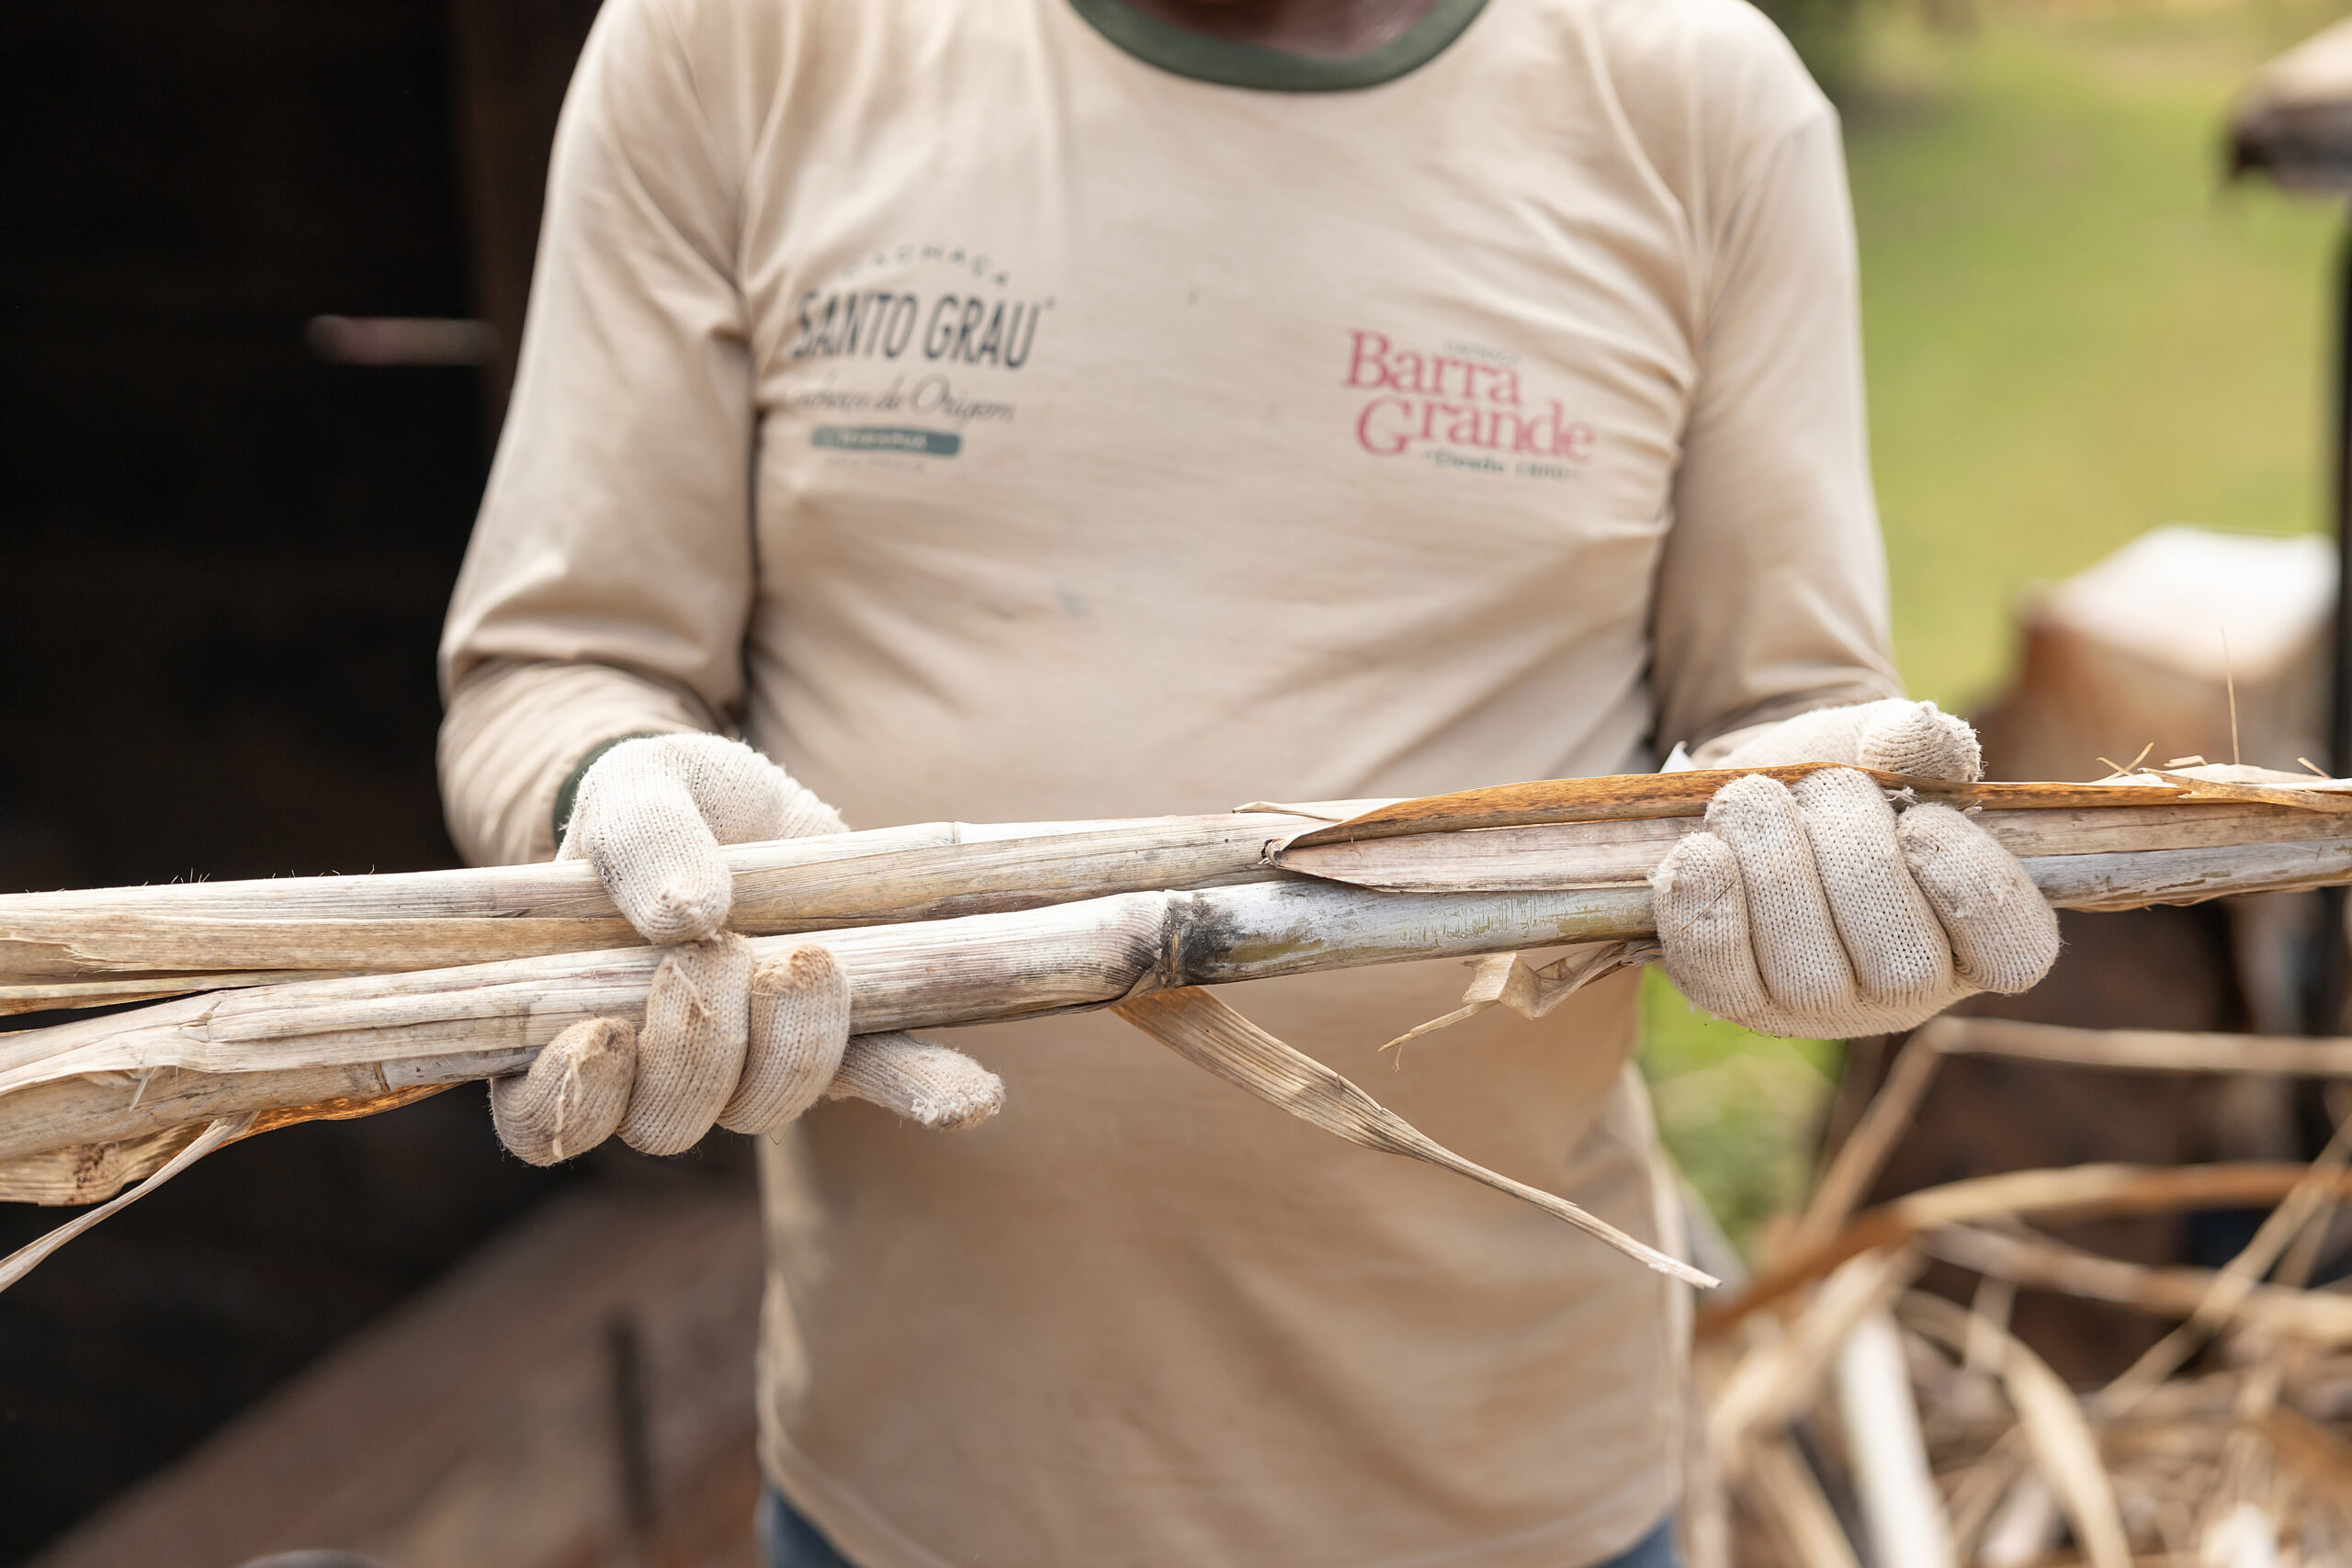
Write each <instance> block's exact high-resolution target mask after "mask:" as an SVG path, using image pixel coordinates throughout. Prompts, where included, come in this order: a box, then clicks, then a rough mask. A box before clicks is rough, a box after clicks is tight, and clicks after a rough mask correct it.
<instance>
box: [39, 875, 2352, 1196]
mask: <svg viewBox="0 0 2352 1568" xmlns="http://www.w3.org/2000/svg"><path fill="white" fill-rule="evenodd" d="M2025 864H2026V866H2027V869H2028V871H2029V872H2030V874H2031V875H2032V876H2033V878H2034V880H2035V882H2036V884H2037V885H2038V886H2040V887H2041V889H2042V891H2043V892H2044V894H2045V895H2047V896H2048V897H2050V898H2051V900H2052V902H2053V903H2055V904H2057V905H2059V906H2060V907H2061V908H2130V907H2132V906H2134V905H2140V904H2149V903H2179V902H2194V901H2196V900H2199V899H2201V898H2207V897H2216V896H2219V895H2221V894H2224V893H2244V892H2256V891H2266V890H2272V889H2278V888H2286V887H2304V886H2322V885H2325V884H2330V883H2337V882H2347V881H2352V840H2315V841H2312V840H2299V841H2290V842H2286V843H2269V844H2253V845H2245V846H2238V847H2233V848H2212V847H2209V848H2201V849H2184V850H2154V851H2144V852H2126V853H2111V854H2077V855H2060V856H2046V857H2028V858H2027V859H2026V861H2025ZM1651 934H1653V916H1652V911H1651V906H1650V895H1649V890H1648V888H1647V887H1646V886H1644V885H1641V884H1638V883H1634V884H1627V885H1622V886H1599V887H1582V888H1570V889H1564V890H1555V891H1544V892H1521V893H1498V894H1404V893H1388V892H1382V891H1377V890H1372V889H1364V888H1358V887H1351V886H1344V885H1340V884H1333V883H1326V882H1319V881H1313V880H1307V879H1304V878H1299V879H1293V880H1287V881H1283V882H1272V883H1255V884H1243V885H1239V886H1227V887H1220V888H1211V889H1206V890H1203V891H1199V892H1151V893H1129V894H1120V895H1115V896H1113V897H1105V898H1095V899H1087V900H1081V901H1079V902H1075V903H1069V904H1059V905H1051V906H1047V907H1046V908H1034V909H1024V910H1012V911H1007V912H1005V913H1001V914H988V915H971V916H963V917H959V918H956V919H944V920H928V921H918V922H910V923H905V924H895V925H876V926H865V927H856V928H852V929H847V930H839V931H823V932H818V933H813V934H810V935H807V936H803V937H797V938H796V937H770V938H762V939H755V940H754V942H753V943H752V945H753V947H754V949H755V950H757V951H759V952H761V953H763V955H764V954H765V953H770V952H774V951H775V950H777V949H779V948H781V947H783V946H784V945H786V943H788V942H792V941H796V940H806V941H815V942H822V943H823V944H824V945H826V946H827V947H830V948H831V949H832V951H833V952H834V953H835V954H836V955H837V956H838V957H840V958H841V959H842V963H843V964H844V966H845V967H846V968H847V970H848V971H849V975H850V980H851V990H852V996H853V999H854V1001H853V1006H854V1019H853V1024H852V1027H853V1028H854V1030H856V1031H857V1032H861V1033H864V1032H878V1031H886V1030H906V1029H926V1028H942V1027H947V1026H952V1025H956V1024H967V1023H985V1022H993V1021H1003V1020H1007V1019H1015V1018H1024V1017H1035V1016H1038V1015H1041V1014H1045V1013H1052V1012H1060V1011H1069V1010H1083V1009H1089V1008H1098V1007H1103V1006H1107V1005H1109V1004H1111V1003H1114V1002H1116V1001H1119V1000H1122V999H1124V998H1127V997H1129V996H1134V995H1140V994H1142V993H1144V992H1147V991H1150V990H1155V989H1159V988H1161V987H1175V986H1188V985H1206V986H1216V985H1227V984H1231V983H1234V982H1237V981H1242V980H1253V979H1264V978H1271V977H1273V976H1283V975H1294V974H1301V973H1306V972H1307V971H1311V970H1319V969H1336V968H1349V967H1355V966H1360V965H1365V964H1388V963H1397V962H1402V961H1406V960H1412V959H1432V958H1448V957H1476V956H1479V955H1482V954H1486V953H1506V952H1513V951H1518V950H1521V949H1533V948H1543V947H1551V946H1557V945H1561V944H1563V943H1568V942H1598V941H1616V940H1638V939H1640V938H1643V937H1645V936H1648V935H1651ZM654 963H655V955H654V953H652V951H651V950H650V949H646V948H616V949H608V950H604V951H598V952H590V953H564V954H556V955H551V956H542V957H533V958H525V959H510V960H505V961H503V962H499V963H494V964H472V965H467V966H463V967H457V968H449V969H440V970H429V971H423V972H408V973H399V974H390V975H375V976H356V977H350V978H343V979H328V980H312V981H301V982H296V983H292V984H284V985H275V986H262V987H251V988H249V989H243V990H235V991H224V992H219V993H213V994H209V995H202V996H195V997H187V998H181V999H179V1000H176V1001H170V1002H164V1003H159V1004H157V1005H155V1006H153V1007H149V1008H145V1009H141V1010H137V1011H134V1012H128V1013H119V1014H112V1015H109V1016H107V1017H103V1018H96V1019H88V1020H83V1021H76V1022H71V1023H63V1024H57V1025H52V1026H51V1027H49V1028H45V1029H37V1030H27V1031H21V1032H17V1033H16V1034H12V1035H6V1036H0V1159H7V1158H14V1157H18V1156H25V1155H31V1154H38V1153H41V1152H44V1151H47V1150H52V1149H58V1148H62V1147H67V1146H72V1145H101V1144H111V1143H117V1142H120V1141H123V1140H127V1139H132V1138H139V1137H143V1136H149V1135H152V1134H155V1133H157V1132H159V1131H161V1130H162V1129H164V1128H166V1127H172V1126H177V1125H183V1124H186V1123H188V1122H198V1121H205V1120H209V1119H211V1118H214V1117H219V1116H223V1115H231V1114H236V1113H240V1112H243V1111H249V1110H262V1109H274V1108H280V1107H286V1106H294V1105H306V1104H310V1103H312V1102H315V1101H320V1100H336V1099H355V1100H356V1099H367V1098H370V1097H373V1096H377V1095H381V1094H385V1093H389V1092H391V1091H393V1090H397V1089H407V1088H413V1087H416V1086H421V1085H428V1084H436V1083H456V1082H463V1081H467V1080H469V1079H474V1078H482V1077H495V1076H498V1075H501V1074H505V1073H511V1072H515V1071H517V1070H519V1069H520V1068H522V1067H524V1066H527V1065H528V1064H529V1062H530V1060H531V1059H532V1057H533V1055H535V1054H536V1053H537V1050H538V1049H539V1047H540V1046H542V1045H544V1044H546V1043H547V1042H548V1040H550V1039H552V1038H553V1037H554V1036H555V1035H556V1034H557V1033H558V1032H560V1031H561V1030H562V1029H563V1028H565V1027H566V1026H568V1025H570V1024H571V1023H573V1022H575V1021H579V1020H582V1019H585V1018H592V1017H625V1018H632V1019H633V1018H635V1017H637V1016H638V1015H639V1014H640V1013H641V1012H642V1010H643V1007H644V1001H645V993H646V987H647V986H648V984H649V982H650V977H651V975H652V970H653V964H654Z"/></svg>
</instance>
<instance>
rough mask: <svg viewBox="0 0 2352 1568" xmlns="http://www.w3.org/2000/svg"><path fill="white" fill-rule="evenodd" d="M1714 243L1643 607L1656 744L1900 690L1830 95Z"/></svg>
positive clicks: (1763, 172)
mask: <svg viewBox="0 0 2352 1568" xmlns="http://www.w3.org/2000/svg"><path fill="white" fill-rule="evenodd" d="M1756 167H1757V173H1756V175H1755V176H1754V178H1753V179H1751V180H1750V182H1749V183H1748V185H1747V189H1746V190H1745V191H1744V192H1743V193H1742V194H1741V195H1740V196H1739V197H1738V198H1737V199H1736V201H1735V203H1734V204H1733V205H1732V207H1731V208H1730V209H1729V210H1728V212H1727V213H1726V215H1725V218H1724V223H1723V229H1722V233H1721V235H1720V237H1719V239H1718V240H1717V242H1716V243H1715V244H1714V246H1713V257H1714V260H1713V272H1712V284H1713V287H1712V288H1711V289H1710V290H1709V291H1708V294H1707V296H1706V302H1705V308H1704V313H1703V316H1702V321H1701V324H1700V355H1699V359H1700V371H1699V381H1698V387H1697V389H1696V394H1695V397H1694V399H1693V401H1692V405H1691V414H1690V419H1689V423H1688V424H1687V426H1686V428H1685V432H1684V437H1683V451H1682V461H1681V466H1680V469H1679V473H1678V475H1677V478H1676V481H1675V495H1674V502H1675V515H1674V521H1673V525H1672V527H1671V528H1670V529H1669V530H1668V535H1667V539H1666V544H1665V548H1664V553H1663V556H1662V558H1661V560H1660V563H1659V568H1658V579H1657V597H1656V600H1655V604H1654V611H1653V614H1654V617H1655V618H1654V621H1653V637H1654V649H1655V656H1654V657H1655V662H1654V664H1653V667H1652V672H1651V679H1652V687H1653V692H1654V694H1655V696H1656V699H1657V736H1656V739H1657V749H1658V750H1659V751H1661V752H1664V751H1665V750H1668V749H1669V748H1670V747H1672V746H1673V745H1675V744H1676V743H1678V742H1679V743H1681V744H1684V745H1686V746H1689V747H1690V748H1691V750H1693V751H1694V752H1695V753H1697V754H1698V755H1699V756H1700V757H1701V758H1702V760H1703V759H1704V758H1705V757H1707V756H1708V755H1709V754H1710V752H1711V751H1712V750H1713V748H1710V747H1709V746H1708V745H1707V743H1708V742H1710V741H1712V740H1714V739H1717V738H1718V737H1722V736H1724V735H1726V734H1727V733H1728V732H1729V731H1732V730H1735V729H1744V728H1751V727H1753V726H1756V725H1758V724H1762V723H1766V722H1769V721H1771V720H1775V719H1781V718H1787V717H1790V716H1793V715H1795V714H1799V713H1804V712H1806V711H1809V710H1811V709H1814V708H1818V707H1828V706H1835V705H1842V704H1846V703H1859V702H1869V701H1872V700H1874V699H1877V698H1880V697H1888V696H1898V695H1900V694H1901V683H1900V682H1899V681H1898V680H1897V679H1896V676H1895V673H1894V660H1893V658H1892V656H1891V654H1890V652H1889V650H1888V645H1887V603H1886V559H1885V547H1884V545H1883V541H1882V540H1881V538H1880V536H1879V525H1878V512H1877V508H1876V506H1875V504H1874V503H1873V502H1872V500H1871V475H1870V452H1869V438H1868V434H1867V432H1866V416H1865V412H1864V408H1863V398H1862V364H1861V326H1860V305H1859V299H1858V293H1857V265H1856V260H1855V254H1854V226H1853V224H1854V220H1853V209H1852V205H1851V201H1850V198H1849V195H1848V192H1847V186H1846V167H1845V159H1844V154H1843V152H1842V149H1841V148H1840V146H1839V142H1838V121H1837V117H1836V115H1835V114H1834V112H1832V111H1831V110H1830V109H1829V108H1828V107H1826V105H1824V106H1823V107H1821V108H1820V109H1819V111H1818V112H1817V113H1815V114H1814V115H1812V116H1810V117H1809V118H1807V119H1806V120H1805V121H1804V123H1802V124H1801V125H1799V126H1797V127H1796V128H1795V129H1793V130H1791V131H1789V132H1787V133H1786V134H1784V135H1783V137H1782V138H1781V141H1779V143H1778V144H1777V145H1776V146H1775V147H1774V148H1773V149H1772V150H1771V151H1770V153H1769V155H1767V156H1766V157H1765V158H1764V159H1763V161H1762V162H1761V163H1760V164H1758V165H1757V166H1756Z"/></svg>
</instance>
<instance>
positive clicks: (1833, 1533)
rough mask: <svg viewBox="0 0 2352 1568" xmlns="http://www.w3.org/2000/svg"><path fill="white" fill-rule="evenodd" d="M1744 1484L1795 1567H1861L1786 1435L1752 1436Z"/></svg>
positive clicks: (1758, 1510)
mask: <svg viewBox="0 0 2352 1568" xmlns="http://www.w3.org/2000/svg"><path fill="white" fill-rule="evenodd" d="M1746 1490H1747V1494H1748V1496H1749V1497H1750V1498H1751V1499H1752V1500H1753V1501H1754V1503H1755V1506H1756V1511H1757V1512H1758V1514H1760V1515H1762V1516H1763V1517H1764V1518H1765V1519H1766V1520H1767V1521H1768V1522H1770V1524H1771V1525H1772V1527H1773V1529H1774V1530H1775V1532H1776V1533H1777V1534H1778V1535H1779V1536H1780V1537H1781V1543H1782V1544H1783V1545H1784V1546H1786V1547H1787V1548H1788V1550H1789V1553H1790V1555H1791V1556H1792V1557H1793V1558H1794V1559H1795V1561H1796V1562H1797V1563H1798V1564H1799V1568H1861V1564H1860V1560H1859V1559H1858V1558H1856V1557H1855V1555H1854V1548H1853V1543H1852V1542H1850V1541H1849V1540H1847V1539H1846V1532H1845V1530H1844V1529H1842V1528H1840V1527H1839V1525H1838V1515H1837V1512H1836V1510H1834V1509H1832V1508H1831V1507H1830V1506H1829V1499H1828V1498H1826V1497H1825V1496H1823V1495H1821V1483H1819V1482H1818V1481H1815V1479H1814V1476H1813V1472H1812V1471H1811V1470H1808V1469H1807V1468H1806V1467H1805V1462H1804V1458H1803V1457H1802V1456H1800V1455H1799V1454H1798V1452H1797V1450H1796V1446H1795V1445H1794V1444H1792V1443H1791V1442H1790V1441H1789V1440H1788V1439H1787V1438H1781V1437H1769V1438H1759V1439H1758V1441H1757V1443H1756V1445H1755V1451H1754V1452H1753V1453H1752V1454H1751V1455H1749V1457H1748V1462H1747V1477H1746Z"/></svg>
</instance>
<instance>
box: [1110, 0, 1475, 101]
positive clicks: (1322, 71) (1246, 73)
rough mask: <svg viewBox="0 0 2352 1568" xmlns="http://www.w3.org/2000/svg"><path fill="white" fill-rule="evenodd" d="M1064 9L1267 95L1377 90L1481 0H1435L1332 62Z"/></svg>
mask: <svg viewBox="0 0 2352 1568" xmlns="http://www.w3.org/2000/svg"><path fill="white" fill-rule="evenodd" d="M1069 4H1070V8H1071V9H1072V10H1074V11H1076V12H1077V13H1078V14H1079V16H1080V17H1083V18H1084V19H1085V21H1086V23H1087V25H1088V26H1090V27H1091V28H1093V29H1094V30H1095V31H1096V32H1098V33H1101V34H1102V35H1103V37H1104V38H1106V39H1110V40H1111V42H1113V43H1114V44H1115V45H1117V46H1118V47H1119V48H1120V49H1123V50H1125V51H1126V52H1127V53H1129V54H1132V55H1134V56H1135V57H1136V59H1137V60H1140V61H1142V62H1145V63H1146V64H1148V65H1157V66H1159V68H1160V69H1161V70H1162V71H1168V72H1172V73H1175V74H1176V75H1179V76H1189V77H1191V78H1192V79H1193V80H1194V81H1196V82H1214V83H1216V85H1218V86H1220V87H1253V88H1256V89H1258V90H1259V91H1261V92H1268V93H1344V92H1350V91H1352V90H1354V89H1356V88H1360V87H1377V86H1379V85H1381V84H1382V83H1384V82H1394V81H1395V80H1397V77H1399V76H1402V75H1404V74H1405V73H1408V72H1410V71H1418V70H1419V69H1420V68H1421V67H1422V66H1424V65H1427V64H1428V63H1429V62H1430V61H1432V60H1435V59H1436V58H1437V57H1438V56H1439V55H1441V54H1442V53H1444V52H1445V50H1446V47H1447V46H1448V45H1449V44H1451V43H1453V40H1454V39H1458V38H1460V37H1461V36H1462V34H1463V31H1464V29H1465V28H1468V27H1469V26H1470V24H1471V23H1472V22H1473V21H1476V19H1477V17H1478V13H1479V12H1480V11H1482V10H1484V9H1486V5H1487V0H1438V3H1437V4H1436V5H1435V6H1431V7H1430V10H1429V12H1428V14H1427V15H1425V16H1423V17H1421V19H1420V20H1419V21H1418V22H1415V23H1414V24H1413V25H1412V26H1411V27H1409V28H1406V29H1405V30H1404V31H1403V32H1402V33H1400V34H1398V35H1397V37H1396V38H1394V39H1390V40H1389V41H1388V42H1387V43H1385V44H1383V45H1381V46H1380V47H1379V48H1378V49H1375V50H1374V51H1371V52H1370V53H1369V54H1351V55H1347V56H1344V57H1342V58H1340V59H1336V60H1324V59H1318V58H1317V57H1315V56H1312V55H1306V54H1292V53H1289V52H1288V51H1283V50H1279V49H1266V48H1263V47H1261V46H1260V45H1258V44H1254V43H1233V42H1229V41H1227V39H1218V38H1211V37H1209V36H1208V35H1207V34H1205V33H1196V32H1193V30H1192V29H1190V28H1180V27H1176V26H1174V25H1173V24H1171V23H1168V22H1163V21H1161V20H1160V19H1159V18H1158V17H1147V16H1145V15H1144V14H1143V13H1142V12H1140V11H1134V10H1130V9H1128V8H1127V7H1126V6H1123V5H1121V4H1120V3H1119V0H1069Z"/></svg>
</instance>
